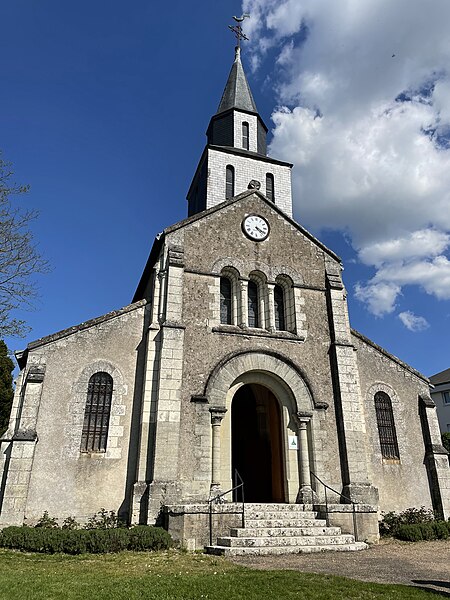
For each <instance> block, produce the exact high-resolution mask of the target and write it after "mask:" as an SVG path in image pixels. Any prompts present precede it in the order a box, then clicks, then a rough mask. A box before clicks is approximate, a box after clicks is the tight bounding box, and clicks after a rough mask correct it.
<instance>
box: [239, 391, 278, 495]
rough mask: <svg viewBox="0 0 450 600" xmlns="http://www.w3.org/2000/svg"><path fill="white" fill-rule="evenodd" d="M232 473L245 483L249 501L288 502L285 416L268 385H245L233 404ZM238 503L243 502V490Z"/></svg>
mask: <svg viewBox="0 0 450 600" xmlns="http://www.w3.org/2000/svg"><path fill="white" fill-rule="evenodd" d="M231 439H232V448H231V450H232V472H233V473H234V470H235V469H237V470H238V472H239V474H240V475H241V477H242V479H243V481H244V483H245V501H246V502H284V501H285V498H286V496H285V486H284V479H285V476H284V468H283V451H282V438H281V414H280V406H279V403H278V400H277V399H276V397H275V396H274V394H273V393H272V392H271V391H270V390H269V389H268V388H267V387H265V386H263V385H260V384H255V383H250V384H246V385H243V386H241V387H240V388H239V389H238V390H237V392H236V393H235V395H234V397H233V400H232V404H231ZM235 500H241V495H240V490H238V492H237V493H236V495H235Z"/></svg>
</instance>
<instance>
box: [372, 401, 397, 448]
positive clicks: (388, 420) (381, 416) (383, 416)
mask: <svg viewBox="0 0 450 600" xmlns="http://www.w3.org/2000/svg"><path fill="white" fill-rule="evenodd" d="M375 412H376V415H377V425H378V434H379V436H380V447H381V454H382V456H383V458H393V459H399V458H400V453H399V451H398V444H397V433H396V431H395V423H394V413H393V412H392V402H391V399H390V398H389V396H388V395H387V394H386V393H385V392H377V393H376V394H375Z"/></svg>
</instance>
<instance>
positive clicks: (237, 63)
mask: <svg viewBox="0 0 450 600" xmlns="http://www.w3.org/2000/svg"><path fill="white" fill-rule="evenodd" d="M231 29H232V30H233V31H234V32H235V33H236V37H237V38H238V45H237V46H236V48H235V56H234V62H233V65H232V67H231V71H230V74H229V76H228V80H227V83H226V85H225V89H224V92H223V94H222V98H221V100H220V103H219V107H218V109H217V112H216V114H215V115H213V117H212V118H211V120H210V123H209V126H208V129H207V131H206V136H207V144H206V147H205V149H204V151H203V154H202V156H201V158H200V161H199V164H198V167H197V170H196V172H195V175H194V178H193V180H192V183H191V186H190V188H189V192H188V194H187V200H188V215H189V216H191V215H194V214H196V213H199V212H202V211H203V210H206V209H208V208H211V207H213V206H216V205H217V204H221V203H222V202H224V201H225V200H229V199H231V198H233V197H234V196H237V195H238V194H240V193H242V192H245V191H246V190H247V189H249V188H254V189H259V191H260V192H261V193H263V194H264V195H265V196H266V197H267V198H268V199H269V200H271V201H272V202H274V203H275V204H276V205H277V206H278V207H279V208H280V209H281V210H283V211H284V212H285V213H286V214H287V215H288V216H289V217H292V193H291V168H292V164H291V163H287V162H283V161H280V160H276V159H273V158H270V157H268V156H267V141H266V138H267V127H266V125H265V123H264V121H263V120H262V118H261V116H260V114H259V113H258V109H257V108H256V103H255V100H254V99H253V95H252V92H251V90H250V86H249V84H248V81H247V77H246V76H245V72H244V68H243V66H242V62H241V48H240V40H241V39H247V38H246V37H245V36H244V34H243V33H242V29H241V27H240V26H237V27H232V28H231Z"/></svg>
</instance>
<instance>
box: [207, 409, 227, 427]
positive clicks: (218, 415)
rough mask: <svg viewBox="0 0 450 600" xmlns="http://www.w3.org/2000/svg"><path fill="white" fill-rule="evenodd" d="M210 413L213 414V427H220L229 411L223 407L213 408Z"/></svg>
mask: <svg viewBox="0 0 450 600" xmlns="http://www.w3.org/2000/svg"><path fill="white" fill-rule="evenodd" d="M209 412H210V413H211V425H220V424H221V422H222V419H223V418H224V416H225V413H226V412H227V409H226V408H224V407H223V406H211V407H210V409H209Z"/></svg>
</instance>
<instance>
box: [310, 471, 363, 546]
mask: <svg viewBox="0 0 450 600" xmlns="http://www.w3.org/2000/svg"><path fill="white" fill-rule="evenodd" d="M310 473H311V475H312V476H313V477H314V479H317V481H319V482H320V483H321V484H322V485H323V487H324V490H325V520H326V523H327V527H329V526H330V517H329V514H328V497H327V489H328V490H331V491H332V492H334V493H335V494H337V495H338V496H339V497H340V498H343V499H344V500H347V502H349V503H350V504H351V505H352V512H353V536H354V538H355V542H356V541H357V535H358V529H357V524H356V509H355V506H356V502H353V500H351V498H348V497H347V496H344V494H342V493H341V492H338V491H337V490H335V489H334V488H332V487H331V486H330V485H328V484H326V483H325V482H324V481H322V480H321V479H320V477H317V475H316V474H315V473H313V472H312V471H310Z"/></svg>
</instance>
